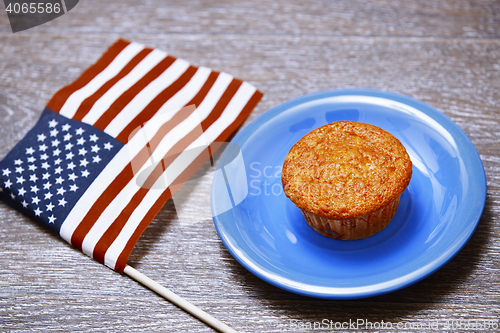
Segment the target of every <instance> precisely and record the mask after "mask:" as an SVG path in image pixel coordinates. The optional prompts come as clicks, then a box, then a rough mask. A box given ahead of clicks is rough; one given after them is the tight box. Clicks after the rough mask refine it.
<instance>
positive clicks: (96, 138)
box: [89, 134, 99, 142]
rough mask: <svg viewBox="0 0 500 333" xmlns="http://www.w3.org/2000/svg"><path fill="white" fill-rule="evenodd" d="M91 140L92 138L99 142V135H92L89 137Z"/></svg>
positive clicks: (93, 140)
mask: <svg viewBox="0 0 500 333" xmlns="http://www.w3.org/2000/svg"><path fill="white" fill-rule="evenodd" d="M89 140H90V141H92V142H97V140H99V138H98V137H97V135H95V134H92V135H91V136H90V137H89Z"/></svg>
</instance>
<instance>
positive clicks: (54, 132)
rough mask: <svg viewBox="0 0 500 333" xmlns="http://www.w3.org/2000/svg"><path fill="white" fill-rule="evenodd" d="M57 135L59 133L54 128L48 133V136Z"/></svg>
mask: <svg viewBox="0 0 500 333" xmlns="http://www.w3.org/2000/svg"><path fill="white" fill-rule="evenodd" d="M57 134H59V131H58V130H57V129H55V128H54V129H53V130H52V131H50V136H57Z"/></svg>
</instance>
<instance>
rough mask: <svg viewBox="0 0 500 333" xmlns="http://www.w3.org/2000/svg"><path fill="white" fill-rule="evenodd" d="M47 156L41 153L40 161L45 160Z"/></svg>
mask: <svg viewBox="0 0 500 333" xmlns="http://www.w3.org/2000/svg"><path fill="white" fill-rule="evenodd" d="M48 158H49V155H47V154H43V155H41V156H40V159H41V160H42V161H46V160H47V159H48Z"/></svg>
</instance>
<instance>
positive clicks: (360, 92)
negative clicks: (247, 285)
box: [210, 88, 487, 299]
mask: <svg viewBox="0 0 500 333" xmlns="http://www.w3.org/2000/svg"><path fill="white" fill-rule="evenodd" d="M335 96H371V97H381V98H385V99H390V100H393V101H397V102H400V103H403V104H406V105H408V106H411V107H413V108H416V109H417V110H418V111H420V112H423V113H424V114H426V115H428V116H430V117H431V118H432V119H434V120H436V121H438V122H439V124H440V125H443V121H444V122H446V123H447V125H448V126H452V128H453V129H454V130H458V133H459V134H460V135H461V136H462V138H465V140H466V141H468V143H469V144H470V147H471V148H472V150H469V149H468V153H472V154H474V155H475V157H477V160H478V161H479V164H480V166H481V175H480V176H481V178H482V179H483V182H482V183H481V184H475V185H477V186H479V187H481V194H483V195H482V197H481V198H480V199H481V200H480V207H481V209H480V211H478V212H477V218H476V219H474V220H473V219H471V221H469V222H468V225H470V226H473V228H471V231H470V232H469V233H468V234H465V238H464V239H463V240H462V241H461V242H460V243H458V242H457V243H454V244H453V245H454V246H452V247H451V248H450V249H449V250H448V251H445V252H443V253H440V254H439V256H438V257H437V258H435V259H434V260H432V261H430V262H428V263H426V264H424V265H422V266H419V267H417V268H416V269H415V270H413V271H412V272H411V273H409V274H406V275H403V276H401V277H399V278H395V279H391V280H389V281H386V282H382V283H378V284H375V285H370V286H369V287H370V288H369V289H370V290H367V291H361V292H360V291H357V292H349V290H350V289H362V287H355V288H335V287H331V288H326V289H331V290H332V289H338V290H343V291H344V292H337V293H331V292H330V293H323V292H318V291H311V290H307V289H298V288H296V287H292V286H287V285H286V284H284V283H282V282H278V281H277V279H276V278H273V276H275V275H278V276H279V274H277V273H276V272H268V270H267V269H264V268H262V267H261V268H259V267H255V266H256V263H253V262H249V260H248V259H247V258H245V257H243V256H241V255H240V254H239V253H238V251H236V249H234V248H233V247H232V245H231V244H230V242H229V240H228V239H227V235H225V234H224V233H223V231H222V228H221V224H220V223H221V221H219V219H218V216H217V215H215V214H214V213H213V212H214V206H213V202H214V188H215V186H214V182H213V183H212V186H211V193H210V198H211V203H210V205H211V209H212V216H213V222H214V225H215V228H216V231H217V234H218V236H219V238H220V239H221V241H222V243H223V244H224V246H225V247H226V249H227V250H228V251H229V252H230V254H231V255H232V256H233V257H234V258H235V259H236V260H237V261H238V262H239V263H240V264H241V265H242V266H243V267H245V268H246V269H247V270H248V271H250V272H251V273H252V274H254V275H255V276H257V277H259V278H260V279H262V280H264V281H265V282H267V283H269V284H271V285H274V286H276V287H278V288H281V289H283V290H286V291H288V292H292V293H295V294H299V295H304V296H309V297H315V298H323V299H356V298H366V297H372V296H377V295H381V294H386V293H389V292H393V291H396V290H399V289H403V288H406V287H408V286H410V285H412V284H414V283H417V282H418V281H421V280H422V279H424V278H426V277H428V276H429V275H431V274H433V273H435V272H436V271H437V270H439V269H440V268H441V267H443V266H444V265H445V264H446V263H448V262H449V261H450V260H451V259H453V258H454V257H455V256H456V255H457V254H458V253H459V252H460V251H461V250H462V248H463V247H464V246H465V244H467V243H468V241H469V240H470V238H471V237H472V235H473V234H474V232H475V230H476V228H477V225H478V224H479V221H480V219H481V216H482V214H483V212H484V207H485V204H486V197H487V179H486V173H485V169H484V164H483V162H482V160H481V157H480V155H479V152H478V151H477V149H476V147H475V146H474V144H473V142H472V140H471V139H470V138H469V136H468V135H467V134H466V133H465V131H464V130H463V129H462V128H461V127H460V126H458V125H457V124H456V123H455V122H454V121H453V120H452V119H451V118H450V117H448V116H447V115H446V114H445V113H443V112H441V111H439V110H438V109H436V108H435V107H433V106H431V105H429V104H427V103H425V102H423V101H420V100H418V99H415V98H413V97H410V96H407V95H403V94H400V93H395V92H389V91H383V90H377V89H364V88H348V89H331V90H322V91H317V92H313V93H309V94H305V95H301V96H298V97H295V98H292V99H290V100H287V101H285V102H283V103H281V104H278V105H276V106H274V107H272V108H271V109H269V110H267V111H265V112H263V113H262V114H260V115H258V116H257V117H256V118H254V119H253V120H252V121H251V122H250V123H248V124H247V125H246V126H245V127H243V128H242V129H241V130H240V131H239V132H238V133H237V134H236V135H235V136H234V137H233V138H232V140H231V142H234V141H243V142H246V141H247V140H248V138H249V136H250V135H251V133H252V131H251V129H252V128H255V127H257V128H259V127H260V126H263V125H264V124H265V123H266V122H267V121H268V120H270V119H272V118H274V117H276V116H278V115H280V114H281V113H283V112H286V110H288V109H291V108H293V107H295V106H298V105H301V104H304V103H307V102H310V101H313V100H318V99H323V98H329V97H335ZM436 118H439V119H436ZM447 131H448V133H449V130H448V129H447ZM455 136H456V135H455ZM459 149H460V148H459ZM223 156H224V152H223V153H222V155H221V160H222V159H223ZM478 199H479V198H478ZM233 209H234V208H233ZM266 272H268V273H266ZM269 273H271V274H269ZM410 276H411V277H410ZM396 280H402V281H401V282H399V283H396V284H395V283H392V284H389V285H387V286H384V287H381V288H380V289H376V290H373V288H371V287H373V286H376V285H384V284H386V283H387V282H391V281H396Z"/></svg>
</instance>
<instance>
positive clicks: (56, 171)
mask: <svg viewBox="0 0 500 333" xmlns="http://www.w3.org/2000/svg"><path fill="white" fill-rule="evenodd" d="M62 171H63V169H62V168H61V167H60V166H58V167H57V169H55V170H54V174H56V175H59V174H61V172H62Z"/></svg>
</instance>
